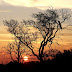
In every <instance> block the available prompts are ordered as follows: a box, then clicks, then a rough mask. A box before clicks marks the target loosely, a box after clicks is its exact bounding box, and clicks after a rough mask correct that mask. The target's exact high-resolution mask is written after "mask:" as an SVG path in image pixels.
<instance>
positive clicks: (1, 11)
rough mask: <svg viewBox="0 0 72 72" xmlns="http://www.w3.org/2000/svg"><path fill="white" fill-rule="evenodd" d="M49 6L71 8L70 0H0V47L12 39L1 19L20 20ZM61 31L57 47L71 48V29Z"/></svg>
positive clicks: (71, 1)
mask: <svg viewBox="0 0 72 72" xmlns="http://www.w3.org/2000/svg"><path fill="white" fill-rule="evenodd" d="M49 6H52V7H53V8H57V9H58V8H70V9H72V0H0V47H2V46H6V45H7V44H8V43H9V42H11V41H13V40H12V35H11V34H10V33H9V32H7V30H6V29H5V28H4V26H3V20H10V19H15V20H18V21H19V22H21V21H22V19H28V18H31V15H32V14H33V13H38V12H40V11H42V10H45V9H48V8H49ZM70 23H72V20H70ZM71 29H72V27H71ZM61 33H62V34H63V35H60V38H62V40H58V41H59V43H60V44H61V46H58V49H60V50H63V49H68V48H72V31H71V30H63V31H61Z"/></svg>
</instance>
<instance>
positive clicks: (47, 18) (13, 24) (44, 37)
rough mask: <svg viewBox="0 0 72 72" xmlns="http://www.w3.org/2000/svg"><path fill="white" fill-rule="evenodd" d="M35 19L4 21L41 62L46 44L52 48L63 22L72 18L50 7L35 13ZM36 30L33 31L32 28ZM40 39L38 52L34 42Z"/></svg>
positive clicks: (11, 31) (9, 29) (10, 30)
mask: <svg viewBox="0 0 72 72" xmlns="http://www.w3.org/2000/svg"><path fill="white" fill-rule="evenodd" d="M33 17H34V18H35V19H34V20H23V22H21V24H19V23H18V22H17V21H16V20H12V19H11V20H10V21H7V20H5V21H4V25H6V26H7V27H8V31H9V32H10V33H11V34H13V35H14V36H15V37H16V38H17V39H18V40H19V41H20V43H21V44H24V46H25V47H27V49H30V51H31V52H32V54H33V55H34V56H36V57H37V58H38V59H39V60H40V61H41V62H42V61H43V60H44V59H43V58H44V56H45V55H44V50H45V48H46V46H48V48H50V46H51V44H52V43H53V39H54V38H55V36H56V34H57V32H58V31H59V30H61V29H64V28H63V27H62V23H63V22H65V21H66V20H67V19H69V18H70V14H68V13H65V12H63V10H62V12H60V13H59V12H58V11H57V10H54V9H48V10H46V11H45V12H39V13H37V14H33ZM32 28H33V29H34V31H31V29H32ZM39 38H40V39H41V41H40V47H39V48H38V52H37V53H36V52H35V51H34V49H35V47H34V45H33V43H34V42H35V41H37V40H38V39H39Z"/></svg>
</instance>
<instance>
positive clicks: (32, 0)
mask: <svg viewBox="0 0 72 72" xmlns="http://www.w3.org/2000/svg"><path fill="white" fill-rule="evenodd" d="M3 2H6V3H8V4H10V5H14V6H26V7H37V8H40V9H46V8H47V6H53V7H55V8H72V0H0V4H2V3H3Z"/></svg>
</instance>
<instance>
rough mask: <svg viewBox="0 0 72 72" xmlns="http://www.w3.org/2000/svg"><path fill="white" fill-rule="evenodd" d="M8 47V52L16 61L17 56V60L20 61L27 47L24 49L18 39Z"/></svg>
mask: <svg viewBox="0 0 72 72" xmlns="http://www.w3.org/2000/svg"><path fill="white" fill-rule="evenodd" d="M4 48H5V49H6V53H7V54H10V57H11V59H12V61H13V62H14V61H16V60H15V58H16V59H17V62H18V63H19V62H20V61H21V59H22V54H24V52H25V49H23V45H22V44H21V42H20V41H17V40H16V39H15V42H12V43H9V44H8V46H7V48H6V47H4Z"/></svg>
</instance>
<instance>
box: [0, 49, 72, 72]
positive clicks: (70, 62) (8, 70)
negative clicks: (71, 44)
mask: <svg viewBox="0 0 72 72" xmlns="http://www.w3.org/2000/svg"><path fill="white" fill-rule="evenodd" d="M71 66H72V49H71V50H64V52H63V53H61V52H60V51H59V52H58V53H57V54H56V55H55V57H54V58H53V59H51V60H50V59H48V60H47V61H43V62H38V61H36V62H35V61H32V62H25V63H24V64H23V63H18V62H9V63H8V64H6V65H3V64H0V72H3V71H4V72H13V71H16V72H17V71H20V72H28V71H29V72H30V71H31V72H37V71H40V72H41V71H44V72H45V71H47V72H48V71H67V70H68V71H69V70H71Z"/></svg>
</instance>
